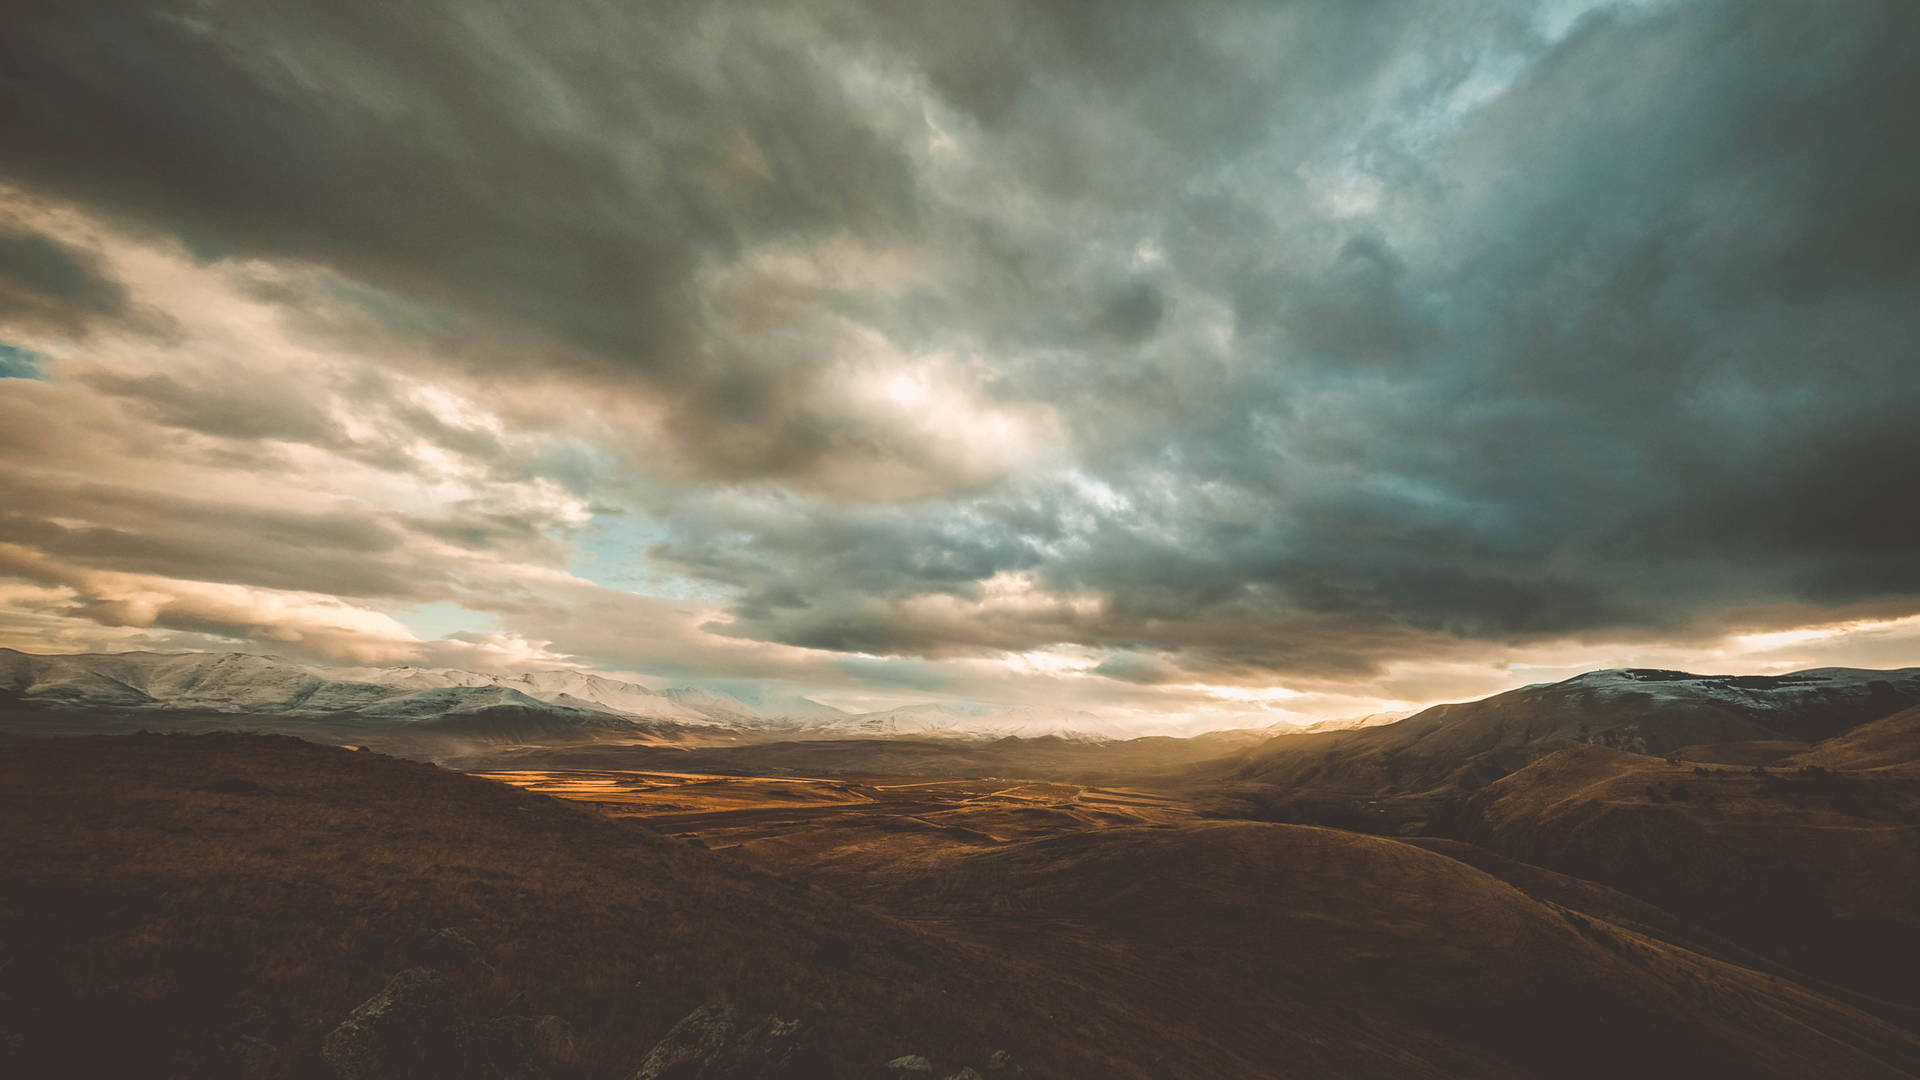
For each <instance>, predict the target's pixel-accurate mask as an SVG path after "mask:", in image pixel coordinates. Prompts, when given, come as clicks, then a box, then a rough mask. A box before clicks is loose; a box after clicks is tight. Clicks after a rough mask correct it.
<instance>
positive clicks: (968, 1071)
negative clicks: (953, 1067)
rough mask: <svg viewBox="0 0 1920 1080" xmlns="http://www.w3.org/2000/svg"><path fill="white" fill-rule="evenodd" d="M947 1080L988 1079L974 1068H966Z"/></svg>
mask: <svg viewBox="0 0 1920 1080" xmlns="http://www.w3.org/2000/svg"><path fill="white" fill-rule="evenodd" d="M947 1080H987V1078H986V1077H984V1076H981V1075H980V1074H979V1073H977V1072H975V1071H974V1070H973V1067H972V1066H966V1067H963V1068H962V1069H961V1070H960V1071H959V1072H957V1073H953V1074H952V1075H950V1076H948V1077H947Z"/></svg>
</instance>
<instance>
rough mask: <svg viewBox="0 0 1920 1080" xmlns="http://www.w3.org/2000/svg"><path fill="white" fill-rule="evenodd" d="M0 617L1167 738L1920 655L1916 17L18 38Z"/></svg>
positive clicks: (205, 9) (207, 26)
mask: <svg viewBox="0 0 1920 1080" xmlns="http://www.w3.org/2000/svg"><path fill="white" fill-rule="evenodd" d="M6 19H7V21H8V26H7V29H6V32H5V33H4V34H0V460H3V461H4V463H5V467H4V469H0V645H5V646H11V647H14V648H20V649H24V650H28V651H36V652H75V651H93V650H103V651H118V650H126V649H167V650H174V649H182V650H232V649H238V650H245V651H254V652H268V653H273V654H277V655H281V656H285V657H288V658H290V659H296V660H299V661H302V662H308V663H316V664H389V663H390V664H402V663H414V664H426V665H435V666H455V667H465V668H475V669H484V670H496V671H514V670H524V669H527V668H541V667H582V668H590V669H594V670H602V671H608V672H614V673H620V674H625V675H628V676H631V677H634V678H637V679H640V680H642V681H644V682H647V683H649V684H651V685H685V684H694V685H700V686H706V687H710V688H717V689H727V688H735V689H739V690H743V691H744V690H754V691H760V692H778V693H803V694H807V695H809V696H812V697H814V698H816V699H818V700H821V701H826V702H829V703H832V704H836V705H840V706H842V707H846V708H851V709H868V708H882V707H887V706H890V705H896V704H903V703H908V702H917V701H950V702H956V703H960V704H962V705H963V706H966V707H986V706H989V705H995V706H997V705H1034V706H1041V707H1060V708H1070V709H1076V710H1084V711H1088V712H1091V713H1094V714H1097V715H1101V716H1110V717H1127V718H1132V719H1134V720H1137V721H1141V722H1144V723H1148V724H1157V725H1162V726H1163V727H1164V729H1165V730H1168V731H1187V730H1199V729H1204V728H1207V727H1224V726H1243V725H1245V724H1248V723H1256V722H1257V723H1274V722H1288V721H1299V722H1304V721H1312V720H1319V719H1327V718H1340V717H1352V716H1360V715H1365V714H1370V713H1377V712H1406V711H1411V710H1412V709H1415V708H1418V707H1420V706H1423V705H1426V704H1430V703H1434V702H1439V701H1448V700H1463V699H1467V698H1474V697H1480V696H1484V695H1486V694H1490V693H1494V692H1497V691H1500V690H1503V689H1508V688H1511V687H1514V686H1518V685H1523V684H1527V683H1533V682H1542V681H1549V680H1552V679H1557V678H1563V677H1566V676H1569V675H1572V674H1575V673H1578V672H1580V671H1583V670H1587V669H1591V668H1598V667H1610V666H1642V667H1672V668H1683V669H1688V670H1696V671H1742V672H1780V671H1788V670H1795V669H1798V668H1804V667H1813V666H1823V665H1837V664H1845V665H1853V666H1866V667H1897V666H1906V665H1915V664H1920V420H1916V417H1920V346H1917V345H1916V343H1920V289H1917V288H1916V285H1917V284H1920V281H1917V280H1916V271H1917V270H1920V183H1917V182H1916V168H1915V167H1916V165H1917V164H1920V160H1917V159H1920V140H1915V139H1914V138H1913V137H1912V120H1911V115H1910V114H1911V106H1912V103H1913V102H1915V101H1920V44H1917V43H1920V5H1916V4H1913V3H1910V2H1907V0H1882V2H1876V0H1829V2H1826V3H1819V4H1811V3H1801V2H1788V0H1778V2H1774V0H1730V2H1713V0H1640V2H1620V3H1602V2H1590V0H1557V2H1542V3H1527V2H1522V0H1481V2H1470V0H1404V2H1396V0H1372V2H1366V3H1356V2H1351V0H1324V2H1307V0H1302V2H1293V3H1279V2H1266V3H1248V4H1237V3H1208V2H1195V3H1181V4H1165V3H1142V4H1132V3H1121V2H1113V3H1083V2H1069V3H1046V2H1031V0H1030V2H1020V3H998V2H994V0H979V2H969V3H965V4H954V3H946V2H929V3H915V2H894V0H885V2H879V0H876V2H874V3H870V4H868V3H856V2H838V0H830V2H818V3H816V2H809V0H800V2H794V3H782V4H768V5H757V4H708V3H672V2H667V3H654V4H621V3H590V2H586V0H555V2H554V3H543V4H537V5H529V4H525V3H521V2H500V3H495V2H489V0H460V2H435V0H423V2H418V3H407V4H392V3H384V2H372V0H331V2H329V3H325V4H279V3H253V2H247V0H231V2H229V0H180V2H165V3H150V4H143V3H131V2H105V0H59V2H48V3H32V2H30V3H27V4H25V5H14V6H13V7H11V8H10V9H9V14H8V15H7V16H6Z"/></svg>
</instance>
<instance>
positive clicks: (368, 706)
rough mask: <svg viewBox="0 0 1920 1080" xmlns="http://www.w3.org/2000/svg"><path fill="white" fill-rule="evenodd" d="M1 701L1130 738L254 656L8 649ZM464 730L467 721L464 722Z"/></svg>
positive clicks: (545, 677)
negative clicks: (319, 664) (52, 652)
mask: <svg viewBox="0 0 1920 1080" xmlns="http://www.w3.org/2000/svg"><path fill="white" fill-rule="evenodd" d="M0 702H11V703H13V704H16V705H24V706H30V707H40V708H46V709H54V710H61V709H67V710H73V709H89V710H113V711H117V712H178V713H216V714H244V715H248V716H254V717H290V718H307V719H324V720H331V721H336V722H346V723H360V724H371V723H381V722H387V723H410V724H423V725H432V726H433V728H434V729H436V730H443V731H451V730H462V731H466V732H470V733H476V734H477V733H483V732H487V731H489V730H491V729H498V731H499V732H501V733H504V732H505V731H507V730H511V731H516V732H521V733H537V732H540V731H571V732H573V733H574V734H576V735H581V736H589V737H595V738H626V739H632V740H639V741H669V742H692V743H699V742H705V741H730V740H740V739H764V738H789V739H792V738H803V739H805V738H890V737H918V738H929V737H932V738H957V739H1002V738H1008V737H1016V738H1037V737H1043V736H1052V737H1056V738H1068V739H1092V740H1098V739H1104V738H1119V737H1127V736H1129V735H1132V734H1137V732H1128V731H1124V730H1122V729H1120V728H1118V727H1116V726H1115V725H1113V724H1111V723H1110V722H1108V721H1106V720H1104V719H1102V718H1100V717H1097V716H1094V715H1092V714H1090V713H1085V712H1076V711H1071V710H1065V709H1038V708H1031V707H1028V708H1014V709H1003V710H998V711H990V712H982V713H972V712H967V711H964V710H961V709H958V708H955V707H953V706H951V705H943V704H920V705H906V706H902V707H899V708H895V709H888V710H884V711H879V712H867V713H852V712H847V711H845V710H842V709H837V708H834V707H833V706H831V705H825V704H822V703H821V702H818V701H813V700H811V699H809V698H804V697H794V696H787V697H774V696H765V697H760V698H757V699H756V700H755V701H753V702H748V701H746V700H742V699H741V698H738V697H734V696H731V695H728V694H722V693H717V692H714V691H710V690H701V689H695V688H692V687H677V688H670V689H664V690H654V689H650V688H648V687H645V686H641V685H639V684H637V683H631V682H624V681H622V680H619V679H613V678H609V677H607V676H604V675H598V674H595V673H592V672H586V671H577V670H552V671H531V672H524V673H521V674H517V675H495V674H488V673H484V672H477V671H461V670H457V669H451V668H421V667H359V668H322V667H309V666H306V665H301V664H296V663H292V662H290V661H287V660H283V659H280V658H278V657H272V656H258V655H254V654H251V653H151V652H127V653H78V654H71V655H53V656H43V655H36V654H33V653H24V652H19V651H17V650H14V649H0ZM456 721H458V723H456ZM490 722H492V723H491V728H490Z"/></svg>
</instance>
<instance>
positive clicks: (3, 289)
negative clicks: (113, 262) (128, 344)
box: [0, 228, 128, 333]
mask: <svg viewBox="0 0 1920 1080" xmlns="http://www.w3.org/2000/svg"><path fill="white" fill-rule="evenodd" d="M127 307H128V305H127V291H126V288H125V287H124V286H122V285H121V284H120V283H119V282H117V281H114V280H113V279H112V278H111V277H109V276H108V275H107V273H106V272H105V271H104V270H103V269H102V268H101V266H100V261H99V260H98V259H97V258H95V257H94V256H93V255H91V254H90V253H88V252H85V251H79V250H76V249H74V248H72V247H69V246H68V245H66V244H63V243H61V242H60V241H58V240H56V239H54V238H53V237H50V236H46V235H43V234H41V233H38V232H34V231H33V230H31V229H5V228H0V324H7V323H14V324H18V323H27V324H29V325H38V326H47V327H52V328H54V329H57V330H60V331H63V332H67V333H81V332H84V331H85V329H86V328H87V325H88V324H89V323H90V322H91V321H93V320H96V319H103V318H107V319H110V318H115V317H118V316H122V315H125V314H126V313H127Z"/></svg>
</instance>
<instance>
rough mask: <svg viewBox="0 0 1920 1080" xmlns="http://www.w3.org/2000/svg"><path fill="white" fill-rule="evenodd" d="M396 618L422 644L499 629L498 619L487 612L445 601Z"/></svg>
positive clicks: (404, 613)
mask: <svg viewBox="0 0 1920 1080" xmlns="http://www.w3.org/2000/svg"><path fill="white" fill-rule="evenodd" d="M394 618H397V619H399V620H400V621H401V622H402V623H403V624H405V625H406V628H407V629H409V630H411V631H413V633H414V636H416V637H418V638H419V639H420V640H422V641H438V640H440V639H441V638H446V637H452V636H453V635H454V634H459V633H470V634H484V633H488V632H491V631H493V630H495V629H497V627H498V620H496V619H495V618H494V617H493V616H492V615H489V614H487V613H486V612H483V611H474V610H473V609H471V608H464V607H461V606H460V605H459V604H455V603H449V602H445V601H442V602H439V603H433V604H421V605H420V606H419V607H417V608H414V609H412V610H411V611H402V612H396V613H395V614H394Z"/></svg>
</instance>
